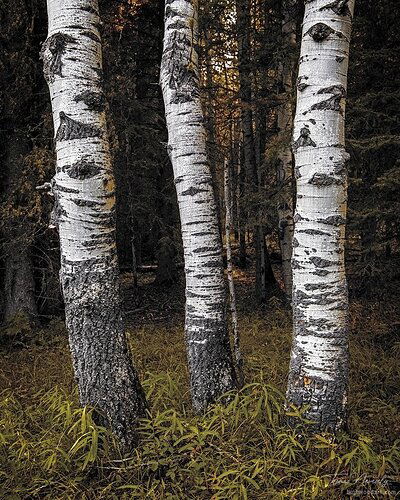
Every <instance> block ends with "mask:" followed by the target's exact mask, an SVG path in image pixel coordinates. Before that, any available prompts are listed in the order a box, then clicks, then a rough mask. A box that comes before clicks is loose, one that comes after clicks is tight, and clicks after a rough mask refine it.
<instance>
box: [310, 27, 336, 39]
mask: <svg viewBox="0 0 400 500" xmlns="http://www.w3.org/2000/svg"><path fill="white" fill-rule="evenodd" d="M332 33H335V30H333V29H332V28H331V27H330V26H328V25H327V24H325V23H317V24H314V26H311V28H310V29H309V30H308V31H307V32H306V33H305V34H306V35H310V36H311V38H312V39H313V40H314V41H315V42H323V41H324V40H326V39H327V38H328V36H329V35H331V34H332Z"/></svg>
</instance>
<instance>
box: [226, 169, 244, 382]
mask: <svg viewBox="0 0 400 500" xmlns="http://www.w3.org/2000/svg"><path fill="white" fill-rule="evenodd" d="M231 185H232V179H231V176H230V168H229V163H228V161H227V160H225V162H224V197H225V242H226V269H227V275H228V286H229V308H230V312H231V320H232V331H233V352H234V356H235V363H236V373H237V376H238V384H239V387H242V386H243V382H244V379H243V359H242V353H241V351H240V337H239V325H238V315H237V308H236V293H235V282H234V279H233V263H232V247H231V231H232V189H231Z"/></svg>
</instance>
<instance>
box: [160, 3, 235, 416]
mask: <svg viewBox="0 0 400 500" xmlns="http://www.w3.org/2000/svg"><path fill="white" fill-rule="evenodd" d="M197 43H198V1H197V0H166V2H165V36H164V52H163V57H162V63H161V75H160V80H161V86H162V90H163V96H164V103H165V113H166V119H167V127H168V141H169V145H168V150H169V154H170V158H171V161H172V165H173V169H174V177H175V185H176V190H177V197H178V204H179V211H180V217H181V227H182V239H183V248H184V258H185V274H186V320H185V332H186V343H187V353H188V361H189V371H190V382H191V393H192V401H193V407H194V409H195V410H196V411H198V412H200V411H203V410H204V409H205V408H206V407H207V405H208V404H210V403H212V402H214V401H215V400H216V399H217V398H218V397H219V396H221V395H222V394H223V393H224V392H226V391H229V390H231V389H233V388H235V387H236V375H235V371H234V365H233V361H232V353H231V349H230V344H229V335H228V331H227V327H226V311H225V308H226V290H225V281H224V274H223V263H222V241H221V236H220V233H219V228H218V220H217V211H216V204H215V199H214V194H213V186H212V177H211V173H210V166H209V163H208V160H207V153H206V151H207V150H206V131H205V127H204V119H203V112H202V108H201V102H200V92H199V74H198V56H197V49H196V47H197Z"/></svg>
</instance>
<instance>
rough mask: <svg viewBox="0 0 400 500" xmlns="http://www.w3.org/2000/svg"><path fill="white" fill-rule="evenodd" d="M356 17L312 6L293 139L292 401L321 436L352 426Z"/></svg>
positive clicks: (340, 5) (332, 5)
mask: <svg viewBox="0 0 400 500" xmlns="http://www.w3.org/2000/svg"><path fill="white" fill-rule="evenodd" d="M353 10H354V0H348V1H344V0H336V1H333V2H332V0H313V1H310V2H306V6H305V14H304V23H303V36H302V44H301V55H300V64H299V74H300V75H302V76H301V77H299V79H298V93H297V108H296V116H295V122H294V132H293V137H294V143H293V152H294V155H295V164H296V167H295V172H297V175H296V184H297V204H296V216H295V218H294V220H295V230H294V237H295V240H296V245H295V246H294V250H293V261H292V263H293V312H294V315H293V324H294V335H293V345H292V351H291V360H290V369H289V380H288V389H287V400H288V403H291V404H294V405H296V406H299V407H301V406H305V405H308V409H307V411H306V417H307V418H309V419H310V420H313V421H314V422H315V429H316V430H317V431H326V430H328V431H332V432H336V431H337V430H339V429H340V428H342V427H343V426H344V425H345V421H346V405H347V382H348V380H347V379H348V326H347V323H348V321H347V314H348V313H347V310H348V304H347V283H346V275H345V266H344V238H345V223H346V190H347V177H346V167H345V163H346V161H347V159H348V154H347V153H346V151H345V149H344V146H345V143H344V108H345V98H346V87H347V66H348V55H349V39H350V31H351V19H352V16H351V15H352V13H353ZM305 82H307V83H306V85H302V84H303V83H305ZM321 96H322V101H321ZM325 97H326V98H325ZM309 146H312V147H309ZM300 170H301V175H300Z"/></svg>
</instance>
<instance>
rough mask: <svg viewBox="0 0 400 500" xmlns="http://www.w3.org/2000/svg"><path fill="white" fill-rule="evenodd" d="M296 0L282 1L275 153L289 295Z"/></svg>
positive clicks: (279, 219) (280, 227) (280, 232)
mask: <svg viewBox="0 0 400 500" xmlns="http://www.w3.org/2000/svg"><path fill="white" fill-rule="evenodd" d="M297 4H298V0H284V1H283V3H282V42H283V49H284V59H283V61H282V63H281V65H280V73H281V84H282V93H283V98H284V101H283V103H282V104H281V105H280V106H279V108H278V128H279V136H280V137H279V138H280V143H281V146H280V151H279V154H278V160H279V161H278V182H279V184H280V193H279V202H278V221H279V243H280V247H281V254H282V274H283V281H284V284H285V292H286V295H287V297H288V298H289V299H290V300H291V298H292V266H291V260H292V239H293V187H294V186H293V182H294V179H293V156H292V148H291V144H290V142H291V141H290V138H291V134H292V128H293V106H292V97H293V77H294V75H293V73H294V68H295V64H296V62H295V60H294V55H295V49H296V26H297V23H296V18H295V11H297Z"/></svg>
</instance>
